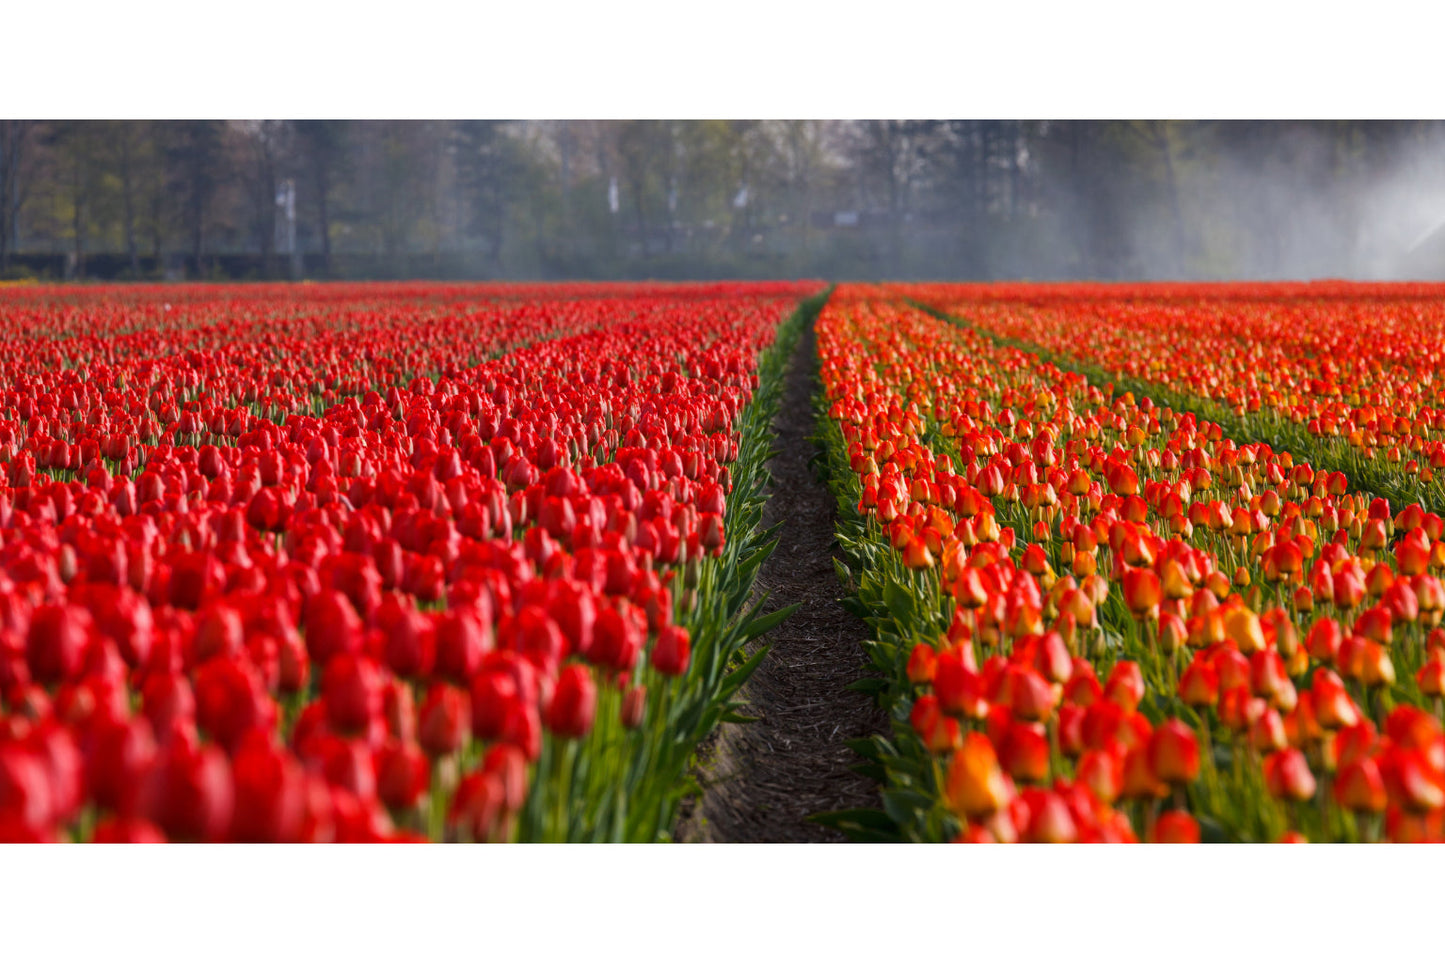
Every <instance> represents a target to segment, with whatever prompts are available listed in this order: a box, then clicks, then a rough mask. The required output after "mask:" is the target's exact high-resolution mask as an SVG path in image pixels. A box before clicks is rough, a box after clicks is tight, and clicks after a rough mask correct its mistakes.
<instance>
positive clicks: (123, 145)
mask: <svg viewBox="0 0 1445 963" xmlns="http://www.w3.org/2000/svg"><path fill="white" fill-rule="evenodd" d="M125 127H126V129H125V130H124V131H123V132H121V135H120V196H121V204H122V205H123V208H122V215H123V217H124V218H125V225H124V226H125V251H126V254H128V255H129V256H130V273H131V276H132V277H140V250H139V248H138V247H137V246H136V238H135V183H134V181H135V174H134V172H133V170H132V168H131V154H130V136H131V135H130V125H128V124H127V125H125Z"/></svg>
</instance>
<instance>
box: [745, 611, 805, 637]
mask: <svg viewBox="0 0 1445 963" xmlns="http://www.w3.org/2000/svg"><path fill="white" fill-rule="evenodd" d="M799 608H801V605H800V604H799V603H797V602H794V603H793V604H792V605H789V606H786V607H785V608H781V609H778V610H777V611H776V612H770V613H768V614H767V615H761V616H759V617H757V618H755V619H753V620H752V621H750V622H748V623H747V624H746V625H744V626H743V628H742V638H743V640H744V641H747V642H750V641H752V640H753V639H756V638H757V637H758V636H760V635H765V634H766V633H768V632H771V631H772V630H773V629H774V628H776V627H777V626H779V625H781V624H782V623H783V622H784V621H786V620H787V619H788V617H789V616H791V615H792V614H793V613H794V612H796V611H798V609H799Z"/></svg>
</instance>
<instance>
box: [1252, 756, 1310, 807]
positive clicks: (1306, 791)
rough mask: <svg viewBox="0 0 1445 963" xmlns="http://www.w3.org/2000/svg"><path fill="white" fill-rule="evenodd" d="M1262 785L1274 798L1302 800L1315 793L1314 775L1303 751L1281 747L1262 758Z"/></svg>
mask: <svg viewBox="0 0 1445 963" xmlns="http://www.w3.org/2000/svg"><path fill="white" fill-rule="evenodd" d="M1264 785H1265V789H1267V790H1268V791H1269V794H1270V795H1271V796H1274V797H1275V798H1276V799H1290V800H1294V801H1296V802H1303V801H1304V800H1306V799H1309V798H1311V797H1312V796H1314V794H1315V777H1314V773H1312V772H1310V767H1309V763H1307V762H1306V761H1305V757H1304V753H1302V752H1300V751H1299V750H1298V749H1281V750H1280V751H1278V752H1275V753H1271V754H1270V755H1269V756H1267V757H1265V760H1264Z"/></svg>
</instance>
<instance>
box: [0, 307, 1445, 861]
mask: <svg viewBox="0 0 1445 963" xmlns="http://www.w3.org/2000/svg"><path fill="white" fill-rule="evenodd" d="M1442 295H1445V288H1437V287H1434V286H1426V285H1362V284H1346V283H1343V282H1340V283H1328V284H1291V285H1258V284H1254V285H1251V284H1231V285H1029V284H999V285H964V284H957V285H948V284H929V285H921V284H885V285H841V286H837V287H834V288H828V289H826V290H825V287H824V285H823V284H822V283H821V282H777V283H773V282H769V283H728V284H686V285H670V284H625V285H622V284H580V283H579V284H565V285H495V284H494V285H443V284H423V283H408V284H326V285H311V284H301V285H249V286H248V285H230V286H224V285H154V286H130V287H123V286H112V287H84V286H69V287H42V286H14V287H8V288H7V287H0V842H32V841H33V842H41V841H51V842H60V841H74V842H90V841H93V842H161V841H201V842H381V841H400V842H425V841H434V842H441V841H476V842H505V841H615V842H624V841H630V842H637V841H661V840H668V839H671V838H673V837H674V830H675V826H676V821H677V819H678V814H679V809H680V808H681V807H682V806H683V805H684V801H685V800H686V799H688V798H689V797H691V796H695V795H696V794H697V793H699V792H701V791H702V787H701V786H700V785H699V782H698V773H699V769H700V767H702V766H703V765H704V763H702V762H700V760H699V747H700V746H702V745H704V744H705V743H706V741H707V740H708V739H709V738H710V737H712V736H714V735H715V734H716V733H717V732H718V731H719V729H720V727H723V726H725V725H742V726H746V725H748V724H749V720H750V718H751V717H750V709H749V706H748V704H747V697H746V694H747V691H748V690H747V689H746V684H747V681H748V679H749V676H750V675H751V674H752V673H753V671H754V670H755V669H756V668H757V666H758V665H759V664H760V662H761V660H763V659H765V658H767V656H768V649H767V648H766V646H765V645H763V644H760V643H766V642H767V640H768V634H769V632H770V631H772V630H773V629H774V628H776V627H777V626H779V625H780V624H782V622H783V621H784V620H785V619H787V617H788V616H789V615H790V613H791V611H792V607H791V606H789V605H788V604H787V600H786V599H784V600H782V601H781V602H780V601H774V600H771V599H770V598H769V597H768V595H767V593H766V592H763V591H760V590H758V588H757V586H756V584H755V583H756V582H757V581H758V574H759V572H760V571H761V570H762V569H763V567H764V566H765V564H766V562H767V560H768V558H769V556H770V554H771V552H772V548H773V546H774V545H775V544H776V543H777V540H778V539H779V538H782V539H787V538H789V537H790V536H789V530H788V528H787V525H788V524H809V523H810V522H809V521H808V520H785V521H784V523H783V524H781V525H779V526H772V527H768V526H765V525H764V523H763V517H764V514H763V510H764V506H765V503H766V500H767V498H768V495H769V473H768V468H767V463H768V459H769V458H770V457H771V455H772V453H773V449H774V430H773V428H772V422H773V417H774V414H775V413H776V412H777V410H778V407H779V403H780V396H781V392H782V387H783V382H784V378H785V375H786V372H787V371H789V370H790V359H791V358H793V357H794V353H795V349H796V348H798V346H799V345H800V344H801V345H802V349H806V348H807V347H808V345H809V344H810V343H811V342H809V341H803V340H800V339H802V338H803V336H804V334H805V333H806V332H807V331H809V330H811V331H812V332H813V336H815V337H816V346H817V347H816V359H814V360H815V361H816V364H817V366H818V371H819V384H818V385H817V386H816V392H817V393H816V409H817V412H816V414H817V421H816V435H815V440H816V443H817V445H818V447H819V449H820V450H819V454H818V456H817V460H818V462H819V464H820V466H821V474H822V475H823V478H824V481H823V482H821V484H826V485H827V486H828V488H829V490H830V491H831V495H830V496H829V499H830V504H831V500H832V497H833V496H836V502H837V506H838V510H837V524H836V532H835V534H836V539H837V546H838V553H837V555H836V557H835V564H836V570H837V574H838V583H837V585H836V587H835V589H836V593H837V596H838V597H846V598H847V599H848V603H847V604H848V605H849V606H850V607H851V609H852V611H853V612H854V613H855V614H856V615H857V616H859V617H861V618H862V619H863V621H864V623H865V624H866V632H867V636H866V639H865V640H864V641H863V643H862V651H861V652H860V653H859V658H860V659H866V660H867V662H868V664H869V665H870V666H871V669H872V674H871V675H870V676H869V677H868V678H866V679H863V680H862V681H861V682H857V683H854V684H853V687H854V688H856V689H861V690H862V691H866V692H868V693H870V694H872V695H874V696H876V698H877V700H878V702H879V703H880V705H881V706H882V707H883V709H884V710H885V711H886V713H887V717H888V719H887V725H886V728H887V731H886V732H881V733H878V734H876V735H873V736H871V737H869V738H866V739H855V740H853V741H852V742H851V743H850V745H851V747H852V749H853V752H854V754H855V756H854V762H855V763H856V765H857V767H858V769H859V771H861V772H863V773H865V774H867V775H868V776H871V777H872V778H873V779H874V780H876V781H877V783H878V785H879V789H880V794H881V795H880V797H879V798H880V799H881V806H880V807H879V808H876V809H875V808H852V809H837V810H833V811H826V812H819V813H816V814H815V815H814V816H813V820H814V821H815V822H817V823H821V824H822V825H824V826H827V827H831V828H832V829H835V830H841V831H842V833H843V834H844V835H846V836H847V837H849V838H852V839H856V840H864V841H919V842H945V841H964V842H1135V841H1143V842H1199V841H1217V842H1225V841H1232V842H1283V841H1293V842H1306V841H1310V842H1327V841H1336V842H1382V841H1394V842H1404V841H1445V728H1442V719H1445V716H1442V712H1445V626H1442V625H1441V624H1440V623H1441V620H1442V616H1445V583H1442V577H1445V518H1442V514H1445V348H1442V344H1445V298H1442V297H1441V296H1442ZM802 349H799V350H802ZM1437 374H1439V375H1441V377H1440V378H1439V379H1437V377H1436V376H1437ZM825 528H826V526H825ZM825 564H826V561H825ZM822 704H823V706H824V708H822V709H818V708H816V707H813V704H812V703H809V707H810V711H815V712H822V713H826V711H827V709H826V699H824V700H823V702H822Z"/></svg>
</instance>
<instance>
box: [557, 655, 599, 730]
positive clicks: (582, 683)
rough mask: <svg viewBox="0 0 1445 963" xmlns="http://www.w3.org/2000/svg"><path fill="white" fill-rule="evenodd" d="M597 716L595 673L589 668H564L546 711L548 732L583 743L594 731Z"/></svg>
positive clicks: (570, 666)
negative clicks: (595, 716) (580, 740)
mask: <svg viewBox="0 0 1445 963" xmlns="http://www.w3.org/2000/svg"><path fill="white" fill-rule="evenodd" d="M596 712H597V687H596V684H595V683H594V682H593V681H592V673H591V672H590V671H589V670H588V669H587V667H586V666H581V665H569V666H566V667H564V668H563V669H562V671H561V673H560V674H559V675H558V676H557V690H556V691H555V692H554V693H553V694H552V704H551V706H550V707H549V708H548V710H547V728H548V729H550V730H551V731H552V732H553V733H555V734H556V735H557V736H559V737H561V738H563V739H581V738H583V737H584V736H586V735H587V733H588V732H590V731H591V730H592V718H593V716H594V715H595V714H596Z"/></svg>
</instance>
